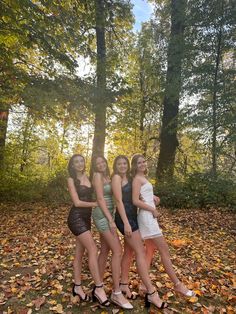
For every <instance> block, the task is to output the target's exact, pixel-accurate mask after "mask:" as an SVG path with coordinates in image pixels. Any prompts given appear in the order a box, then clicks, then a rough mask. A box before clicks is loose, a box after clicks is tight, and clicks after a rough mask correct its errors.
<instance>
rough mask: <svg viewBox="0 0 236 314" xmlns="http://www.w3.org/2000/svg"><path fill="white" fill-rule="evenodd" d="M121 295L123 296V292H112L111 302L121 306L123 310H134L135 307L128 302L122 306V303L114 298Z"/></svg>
mask: <svg viewBox="0 0 236 314" xmlns="http://www.w3.org/2000/svg"><path fill="white" fill-rule="evenodd" d="M119 294H122V292H121V291H117V292H115V291H112V294H111V297H110V300H111V302H112V303H114V304H116V305H118V306H120V307H121V308H122V309H125V310H132V309H133V308H134V307H133V305H132V304H131V303H129V302H126V303H123V304H121V303H120V302H118V301H117V300H115V299H114V298H113V296H115V295H119Z"/></svg>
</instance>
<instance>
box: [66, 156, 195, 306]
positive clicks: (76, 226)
mask: <svg viewBox="0 0 236 314" xmlns="http://www.w3.org/2000/svg"><path fill="white" fill-rule="evenodd" d="M68 171H69V175H70V177H69V178H68V189H69V193H70V196H71V199H72V201H73V207H72V208H71V210H70V213H69V216H68V226H69V228H70V230H71V231H72V233H73V234H74V235H75V236H76V253H75V259H74V264H73V267H74V285H73V290H72V292H73V295H74V296H75V295H78V296H79V297H80V298H81V299H82V300H83V301H89V300H90V298H89V296H88V295H87V294H85V293H84V291H83V289H82V287H81V272H82V257H83V254H84V252H85V250H87V252H88V264H89V269H90V273H91V276H92V277H93V280H94V283H95V285H94V288H93V291H92V298H93V301H96V300H97V301H98V302H99V303H100V304H102V305H104V306H109V305H110V301H111V302H112V303H114V304H116V305H118V306H120V307H121V308H123V309H132V308H133V306H132V304H131V303H130V302H129V299H134V298H135V297H136V294H134V293H133V292H131V291H130V289H129V268H130V265H131V263H132V259H133V255H135V258H136V265H137V271H138V274H139V276H140V278H141V281H142V283H141V285H140V289H139V290H140V291H142V292H143V294H145V306H146V307H149V306H150V304H151V303H152V304H154V305H155V306H156V307H157V308H159V309H163V308H166V307H167V303H166V302H163V301H162V300H161V299H160V297H159V295H158V293H157V291H156V289H155V287H154V286H153V284H152V282H151V280H150V277H149V268H150V264H151V260H152V257H153V254H154V251H155V250H156V249H157V250H158V251H159V253H160V255H161V261H162V263H163V266H164V268H165V271H166V273H167V274H168V275H169V277H170V279H171V281H172V282H173V284H174V290H175V291H176V292H177V293H179V294H181V295H182V296H184V297H191V296H193V295H194V292H193V291H192V290H188V288H187V287H186V286H185V285H184V284H183V283H182V282H181V281H180V280H179V279H178V277H177V275H176V273H175V271H174V268H173V265H172V263H171V259H170V254H169V249H168V245H167V243H166V241H165V238H164V237H163V235H162V232H161V230H160V228H159V225H158V222H157V216H158V212H157V209H156V205H157V204H158V203H159V201H160V200H159V198H158V197H156V196H155V195H154V194H153V187H152V184H151V183H150V182H149V181H148V179H147V163H146V160H145V158H144V156H142V155H140V154H136V155H134V156H133V158H132V160H131V168H130V163H129V160H128V158H127V157H126V156H123V155H120V156H117V157H116V158H115V160H114V163H113V173H112V176H110V171H109V167H108V163H107V160H106V159H105V158H104V157H103V156H97V157H96V158H94V159H93V160H92V164H91V173H92V176H91V180H89V178H88V177H87V175H86V173H85V159H84V157H83V156H82V155H80V154H75V155H73V156H72V157H71V159H70V161H69V164H68ZM94 196H95V198H94ZM94 199H95V200H94ZM91 216H92V218H93V221H94V224H95V225H96V227H97V230H98V231H99V233H100V244H101V246H100V251H99V254H98V250H97V247H96V244H95V242H94V240H93V237H92V234H91ZM117 229H118V230H119V231H120V233H121V234H122V235H123V236H124V250H123V254H122V246H121V243H120V240H119V236H118V233H117ZM144 244H145V245H144ZM110 251H112V257H111V271H112V279H113V290H112V293H111V296H110V301H109V300H108V298H107V295H106V293H105V290H104V287H103V276H104V273H105V268H106V262H107V258H108V254H109V252H110Z"/></svg>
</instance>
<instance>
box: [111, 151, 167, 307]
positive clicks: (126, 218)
mask: <svg viewBox="0 0 236 314" xmlns="http://www.w3.org/2000/svg"><path fill="white" fill-rule="evenodd" d="M129 171H130V166H129V160H128V158H127V157H126V156H123V155H120V156H117V157H116V158H115V160H114V163H113V176H112V191H113V195H114V198H115V202H116V206H117V212H116V217H115V222H116V225H117V228H118V229H119V231H120V232H121V233H122V234H123V235H124V242H125V248H126V247H130V250H132V251H134V253H135V256H136V263H137V269H138V273H139V275H140V277H141V279H142V282H143V283H144V285H145V287H146V289H147V293H146V296H145V305H146V307H149V306H150V303H152V304H154V305H155V306H156V307H157V308H160V309H163V308H166V307H167V303H165V302H163V301H162V300H161V299H160V298H159V296H158V293H157V292H156V290H155V288H154V286H153V285H152V283H151V280H150V278H149V275H148V268H147V263H146V256H145V250H144V246H143V242H142V239H141V235H140V232H139V227H138V222H137V207H136V206H134V205H133V203H132V182H131V180H130V177H129ZM125 251H126V249H125ZM123 272H126V270H125V264H124V263H122V272H121V273H122V274H123ZM122 278H123V277H122V275H121V283H120V287H121V289H122V291H123V292H124V293H126V296H127V297H130V298H132V295H131V294H130V295H128V294H129V293H130V291H129V289H128V282H127V281H125V282H123V281H122Z"/></svg>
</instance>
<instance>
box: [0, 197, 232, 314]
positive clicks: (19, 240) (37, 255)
mask: <svg viewBox="0 0 236 314" xmlns="http://www.w3.org/2000/svg"><path fill="white" fill-rule="evenodd" d="M68 210H69V206H68V205H60V206H58V205H50V206H49V205H47V204H44V203H22V204H21V203H19V204H14V205H13V204H0V211H1V231H0V252H1V254H0V256H1V257H0V266H1V270H0V276H1V283H0V313H7V314H11V313H17V314H31V313H67V314H71V313H103V314H105V313H112V314H115V313H147V310H145V308H144V299H143V298H142V297H140V296H138V298H137V300H135V301H133V305H134V309H133V310H132V311H129V312H128V311H122V310H119V309H118V308H117V307H116V306H111V307H110V308H109V309H107V308H99V307H98V306H97V304H95V303H92V302H91V303H80V301H79V299H78V298H77V297H75V298H74V297H72V295H71V285H72V281H73V278H72V261H73V252H74V238H73V236H72V235H71V233H70V231H69V230H68V228H67V225H66V219H67V214H68ZM160 210H161V217H160V218H159V222H160V225H161V227H162V230H163V232H164V235H165V237H166V239H167V241H168V243H169V246H170V252H171V256H172V261H173V264H174V265H175V268H176V271H177V273H178V274H179V277H180V278H182V279H183V281H184V282H185V283H186V284H187V285H188V287H189V288H191V289H193V290H194V291H195V292H196V295H197V296H196V297H193V298H191V299H189V300H186V299H183V298H180V297H178V296H176V295H175V293H174V292H173V285H172V284H171V282H170V280H169V279H168V277H167V275H166V274H165V272H164V269H163V267H162V265H161V263H160V259H159V255H158V253H157V254H156V256H155V258H154V260H153V264H152V268H151V271H150V276H151V279H152V281H153V283H154V284H155V285H156V286H157V288H158V291H159V293H160V295H161V296H162V298H163V299H164V300H166V301H167V302H168V304H169V308H168V309H166V310H164V311H162V313H204V314H206V313H220V314H221V313H228V314H231V313H236V311H235V306H236V295H235V289H236V267H235V262H236V246H235V236H236V230H235V229H236V225H235V213H232V212H230V211H223V210H218V209H214V208H212V209H209V210H207V211H206V210H190V209H188V210H179V211H175V212H173V211H170V210H167V209H160ZM93 233H94V237H95V239H96V241H97V244H98V246H99V241H98V234H97V232H96V231H95V230H93ZM87 265H88V263H87V256H86V258H85V260H84V270H83V272H84V275H83V284H84V287H85V289H86V290H87V291H88V292H91V289H92V285H93V283H92V279H91V276H90V274H89V271H88V266H87ZM109 265H110V263H108V266H107V272H106V274H105V278H104V282H105V285H106V288H107V292H108V293H109V292H110V291H111V284H112V280H111V273H110V266H109ZM130 285H131V289H132V290H134V291H136V292H137V291H138V285H139V277H138V275H137V273H136V267H135V265H134V266H133V267H132V270H131V272H130ZM149 313H161V312H160V311H158V310H157V309H155V308H154V307H151V310H149Z"/></svg>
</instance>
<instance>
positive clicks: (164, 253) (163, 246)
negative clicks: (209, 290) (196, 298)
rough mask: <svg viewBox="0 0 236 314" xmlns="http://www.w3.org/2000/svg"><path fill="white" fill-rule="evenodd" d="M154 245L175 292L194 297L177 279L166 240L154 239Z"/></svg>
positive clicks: (162, 238)
mask: <svg viewBox="0 0 236 314" xmlns="http://www.w3.org/2000/svg"><path fill="white" fill-rule="evenodd" d="M152 241H153V243H154V244H155V245H156V248H157V250H158V251H159V253H160V255H161V261H162V264H163V266H164V268H165V271H166V273H167V274H168V276H169V277H170V280H171V281H172V282H173V284H174V285H175V288H174V289H175V290H176V291H177V292H180V293H181V294H183V295H186V296H187V294H189V295H188V296H192V295H194V293H193V292H192V291H191V290H189V289H188V288H187V287H186V286H185V285H184V284H183V283H182V282H181V281H180V280H179V279H178V277H177V275H176V273H175V270H174V268H173V264H172V262H171V257H170V252H169V247H168V244H167V243H166V240H165V238H164V237H163V236H161V237H156V238H154V239H152Z"/></svg>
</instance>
